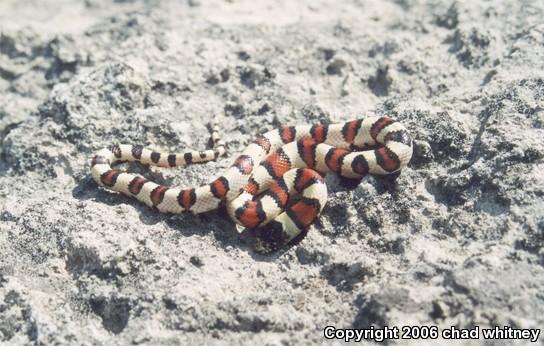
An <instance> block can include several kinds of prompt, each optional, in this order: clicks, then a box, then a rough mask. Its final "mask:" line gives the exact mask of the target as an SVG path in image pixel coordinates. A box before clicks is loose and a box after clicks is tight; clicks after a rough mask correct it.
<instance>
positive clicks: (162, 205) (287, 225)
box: [91, 116, 413, 253]
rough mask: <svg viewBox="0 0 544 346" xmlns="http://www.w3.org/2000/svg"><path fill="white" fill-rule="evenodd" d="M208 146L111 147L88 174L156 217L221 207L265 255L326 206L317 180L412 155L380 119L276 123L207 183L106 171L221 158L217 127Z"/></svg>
mask: <svg viewBox="0 0 544 346" xmlns="http://www.w3.org/2000/svg"><path fill="white" fill-rule="evenodd" d="M211 130H212V133H211V140H212V143H213V147H212V148H211V149H208V150H203V151H188V152H184V153H164V152H159V151H154V150H151V149H148V148H145V147H143V146H142V145H129V144H113V145H110V146H108V147H106V148H103V149H101V150H99V151H98V152H96V154H95V155H94V156H93V158H92V160H91V175H92V177H93V178H94V180H95V181H96V182H97V183H98V184H99V185H100V186H102V187H103V188H106V189H109V190H112V191H115V192H120V193H123V194H125V195H128V196H132V197H135V198H136V199H138V200H139V201H141V202H143V203H145V204H146V205H148V206H150V207H152V208H155V209H156V210H158V211H159V212H163V213H174V214H179V213H183V212H189V213H193V214H200V213H205V212H209V211H212V210H215V209H218V208H222V207H225V208H226V210H227V213H228V215H229V217H230V218H231V219H232V220H233V221H234V222H235V223H237V224H238V225H240V226H242V227H240V228H241V229H249V230H251V231H252V232H253V235H254V247H255V250H256V251H258V252H262V253H268V252H272V251H275V250H278V249H279V248H280V247H282V246H284V245H286V244H288V243H290V242H292V241H293V240H294V239H295V238H297V237H298V236H299V235H301V233H303V232H305V231H307V229H308V228H309V227H310V225H311V224H312V223H313V222H314V221H315V220H316V219H317V217H318V216H319V214H320V213H321V211H322V210H323V208H324V207H325V204H326V202H327V186H326V184H325V181H324V176H325V175H326V174H327V173H329V172H334V173H336V174H338V175H340V176H341V177H344V178H347V179H355V180H356V179H362V178H363V177H364V176H366V175H368V174H372V175H388V174H393V173H396V172H399V171H400V170H402V169H403V168H405V167H406V166H407V165H408V163H409V161H410V159H411V157H412V152H413V145H412V137H411V136H410V134H409V133H408V131H407V129H406V128H405V127H404V126H403V125H402V124H401V123H400V122H397V121H395V120H394V119H392V118H390V117H387V116H370V117H366V118H362V119H356V120H351V121H346V122H343V123H334V124H315V125H298V126H280V127H278V128H276V129H274V130H271V131H268V132H266V133H264V134H262V135H257V136H256V137H255V139H254V140H253V141H252V142H251V143H250V144H249V145H248V146H247V147H246V148H245V150H244V151H243V152H242V153H241V154H240V155H239V156H238V157H237V158H236V159H235V160H234V163H233V164H232V165H231V166H230V167H229V168H228V169H227V170H226V171H225V172H224V174H223V175H221V176H219V177H218V178H216V179H215V180H213V181H212V182H211V183H209V184H205V185H202V186H200V187H196V188H180V187H172V186H165V185H161V184H157V183H155V182H153V181H150V180H148V179H146V178H144V177H142V176H140V175H135V174H132V173H128V172H126V171H123V170H120V169H117V168H113V166H114V165H115V164H118V163H122V162H139V163H141V164H143V165H149V166H159V167H184V166H187V165H190V164H196V163H204V162H208V161H212V160H216V159H218V158H219V157H220V156H224V155H226V153H227V149H226V145H225V142H224V141H223V140H222V139H221V136H220V135H219V130H218V129H217V125H213V126H211Z"/></svg>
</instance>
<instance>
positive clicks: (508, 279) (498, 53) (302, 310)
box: [0, 0, 544, 345]
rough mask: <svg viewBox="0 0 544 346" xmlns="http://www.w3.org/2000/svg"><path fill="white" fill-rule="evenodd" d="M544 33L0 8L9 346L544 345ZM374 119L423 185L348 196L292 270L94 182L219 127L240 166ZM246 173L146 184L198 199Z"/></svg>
mask: <svg viewBox="0 0 544 346" xmlns="http://www.w3.org/2000/svg"><path fill="white" fill-rule="evenodd" d="M543 16H544V3H543V2H541V1H536V0H535V1H524V2H519V1H517V0H508V1H502V0H492V1H485V2H477V1H475V2H468V1H467V2H462V1H422V0H421V1H402V0H400V1H381V0H374V1H366V2H360V1H342V2H326V1H306V2H302V1H258V2H254V1H249V0H242V1H229V0H211V1H198V0H187V1H174V0H172V1H159V0H147V1H144V0H142V1H139V0H133V1H131V0H126V1H122V0H119V1H107V0H86V1H76V0H66V1H47V2H45V1H44V2H40V1H25V2H21V1H18V0H3V1H2V2H1V3H0V30H1V31H0V145H1V149H0V155H1V156H0V254H1V255H0V322H1V323H0V341H2V342H5V343H9V344H28V343H31V344H108V345H114V344H117V345H122V344H129V343H132V344H177V343H189V342H191V343H203V342H207V343H219V342H228V343H233V344H245V343H248V342H252V343H254V342H255V343H263V342H266V343H267V344H312V343H316V342H323V341H324V339H323V328H324V327H325V326H327V325H334V326H336V327H338V328H349V327H356V328H365V327H369V326H375V327H381V326H402V325H421V324H423V325H436V326H438V327H439V328H449V327H450V326H452V325H455V326H458V327H471V326H474V325H479V326H483V327H486V326H495V325H499V326H512V327H516V328H535V327H539V326H540V327H542V326H543V325H544V317H543V316H544V295H543V293H542V287H544V268H543V266H544V248H543V247H544V199H543V197H544V174H543V172H544V160H543V157H544V139H543V138H544V23H543V21H542V18H543ZM365 114H387V115H391V116H393V117H395V118H396V119H398V120H400V121H402V122H403V123H404V124H405V125H406V126H407V128H408V129H409V130H410V132H411V134H412V135H413V137H414V139H415V144H416V146H415V153H414V157H413V159H412V163H411V165H410V167H409V168H408V169H406V170H405V171H403V173H402V174H401V175H400V177H399V178H398V179H396V180H395V181H393V180H391V179H384V178H374V177H368V178H365V179H364V180H363V182H362V183H361V184H360V185H359V186H358V187H356V188H355V189H347V188H345V187H343V186H342V184H341V183H340V182H339V179H337V178H336V177H334V176H329V177H328V178H327V181H328V185H329V194H330V199H329V203H328V205H327V207H326V208H325V210H324V212H323V214H322V215H321V217H320V219H319V221H318V222H317V223H316V224H315V225H314V226H313V227H312V228H311V230H310V232H309V233H308V235H307V236H306V238H305V239H303V240H302V241H301V242H300V243H299V244H297V245H294V246H291V247H289V248H287V249H285V250H283V251H280V252H279V253H276V254H274V255H269V256H262V255H258V254H255V253H254V252H253V251H252V250H251V248H250V246H248V244H247V242H246V241H245V240H244V238H243V237H240V236H239V235H238V234H237V232H236V228H235V227H234V225H233V223H232V222H231V221H230V220H228V217H227V216H226V215H225V213H224V212H221V211H219V212H212V213H209V214H205V215H200V216H191V215H180V216H168V215H159V214H157V213H156V212H155V211H153V210H151V209H149V208H147V207H145V206H144V205H142V204H140V203H138V202H137V201H135V200H132V199H129V198H127V197H124V196H121V195H118V194H113V193H109V192H107V191H105V190H103V189H99V188H98V187H97V185H96V184H95V182H94V181H93V180H92V178H91V177H90V174H89V160H90V157H91V155H92V153H93V152H94V151H96V150H97V149H100V148H102V147H104V146H106V145H108V144H110V143H113V142H127V143H140V144H144V145H148V146H151V147H153V148H156V149H160V150H183V149H184V148H196V149H200V148H204V147H205V146H206V145H207V138H208V132H207V129H206V126H205V125H206V123H207V122H208V121H210V120H212V119H215V120H216V121H218V122H219V123H220V127H221V130H222V131H223V137H224V139H225V140H226V141H227V142H228V144H229V148H230V151H231V153H233V154H234V153H236V152H237V151H241V150H242V149H243V148H244V146H245V145H246V144H247V143H249V141H250V140H251V139H252V138H253V136H254V135H256V134H258V133H262V132H264V131H267V130H270V129H272V128H274V127H276V126H278V125H279V124H293V125H294V124H306V123H316V122H338V121H345V120H349V119H352V118H355V117H359V116H361V115H365ZM231 160H232V157H230V158H224V159H221V160H219V161H218V162H212V163H208V164H206V165H201V166H192V167H190V168H187V169H185V170H181V171H180V170H153V171H151V172H149V171H146V170H145V169H140V168H138V167H136V168H134V169H140V172H141V173H144V174H147V175H148V176H150V177H152V178H153V179H154V180H156V181H160V182H163V183H167V184H179V185H183V186H195V185H199V184H202V183H206V182H208V181H210V180H211V179H212V178H214V177H215V176H217V175H218V174H219V173H220V172H221V171H222V170H224V169H225V168H226V167H228V166H229V164H230V163H231V162H230V161H231ZM542 338H543V336H541V338H540V341H542V340H543V339H542ZM479 342H481V343H483V341H482V340H480V341H479ZM392 343H393V344H395V343H398V342H395V341H393V342H392ZM505 344H506V341H505Z"/></svg>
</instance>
